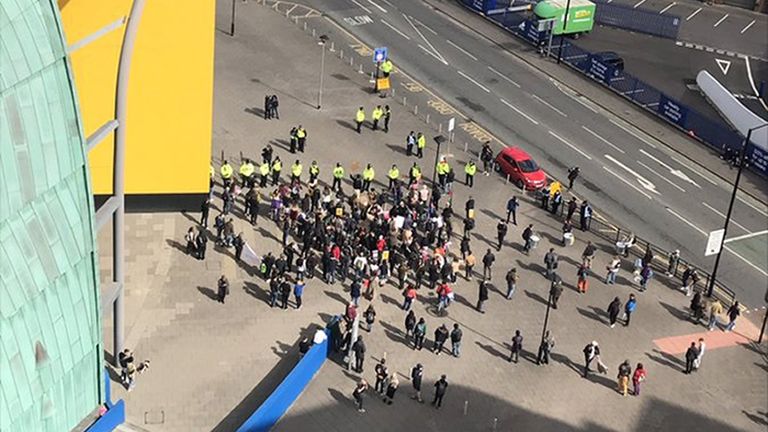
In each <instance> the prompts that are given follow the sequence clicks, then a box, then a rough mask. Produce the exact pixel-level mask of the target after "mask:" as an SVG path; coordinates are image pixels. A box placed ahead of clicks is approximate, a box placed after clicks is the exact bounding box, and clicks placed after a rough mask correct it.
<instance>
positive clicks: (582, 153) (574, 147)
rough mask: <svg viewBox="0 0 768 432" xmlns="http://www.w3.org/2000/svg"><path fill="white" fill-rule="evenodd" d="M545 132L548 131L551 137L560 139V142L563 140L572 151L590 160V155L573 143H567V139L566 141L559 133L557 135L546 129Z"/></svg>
mask: <svg viewBox="0 0 768 432" xmlns="http://www.w3.org/2000/svg"><path fill="white" fill-rule="evenodd" d="M547 132H549V134H550V135H552V136H553V137H555V138H557V139H559V140H560V141H562V142H563V144H565V145H567V146H568V147H570V148H572V149H573V150H574V151H576V152H577V153H579V154H580V155H582V156H584V157H585V158H587V159H588V160H592V156H590V155H588V154H586V153H584V152H583V151H581V150H580V149H579V148H578V147H576V146H575V145H573V144H571V143H569V142H568V141H566V140H565V139H564V138H563V137H561V136H560V135H558V134H556V133H554V132H552V131H547Z"/></svg>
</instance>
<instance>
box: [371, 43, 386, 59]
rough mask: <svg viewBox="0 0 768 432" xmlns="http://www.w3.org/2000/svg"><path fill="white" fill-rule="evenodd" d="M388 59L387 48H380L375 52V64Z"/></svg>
mask: <svg viewBox="0 0 768 432" xmlns="http://www.w3.org/2000/svg"><path fill="white" fill-rule="evenodd" d="M386 59H387V47H380V48H376V49H374V50H373V62H374V63H379V62H383V61H384V60H386Z"/></svg>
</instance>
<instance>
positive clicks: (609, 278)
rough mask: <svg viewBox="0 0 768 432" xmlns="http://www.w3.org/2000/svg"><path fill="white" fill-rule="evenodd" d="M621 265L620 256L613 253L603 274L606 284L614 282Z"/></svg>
mask: <svg viewBox="0 0 768 432" xmlns="http://www.w3.org/2000/svg"><path fill="white" fill-rule="evenodd" d="M620 267H621V258H619V256H618V255H614V256H613V259H612V260H611V262H610V263H609V264H608V266H607V267H606V270H607V271H608V273H606V275H605V283H606V285H613V284H615V283H616V275H617V274H618V273H619V268H620Z"/></svg>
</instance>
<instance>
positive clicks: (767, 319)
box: [757, 288, 768, 344]
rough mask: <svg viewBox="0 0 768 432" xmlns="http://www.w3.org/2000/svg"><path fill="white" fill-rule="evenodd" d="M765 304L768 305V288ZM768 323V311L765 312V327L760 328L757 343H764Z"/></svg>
mask: <svg viewBox="0 0 768 432" xmlns="http://www.w3.org/2000/svg"><path fill="white" fill-rule="evenodd" d="M765 302H766V303H768V288H767V289H766V290H765ZM766 323H768V309H766V310H765V315H764V316H763V326H762V327H760V336H759V337H758V338H757V343H759V344H761V343H763V335H764V334H765V324H766Z"/></svg>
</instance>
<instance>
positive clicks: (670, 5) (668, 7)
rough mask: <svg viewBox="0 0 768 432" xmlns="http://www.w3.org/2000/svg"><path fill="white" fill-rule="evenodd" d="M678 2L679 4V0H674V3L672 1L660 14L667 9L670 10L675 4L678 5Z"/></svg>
mask: <svg viewBox="0 0 768 432" xmlns="http://www.w3.org/2000/svg"><path fill="white" fill-rule="evenodd" d="M676 4H677V2H672V3H670V4H669V6H667V7H665V8H664V9H662V10H661V11H659V15H661V14H663V13H664V12H666V11H668V10H670V9H671V8H672V7H673V6H674V5H676Z"/></svg>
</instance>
